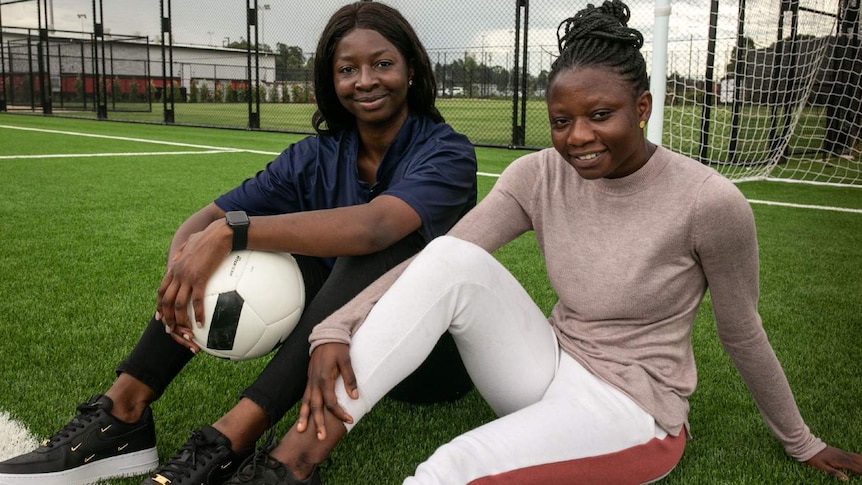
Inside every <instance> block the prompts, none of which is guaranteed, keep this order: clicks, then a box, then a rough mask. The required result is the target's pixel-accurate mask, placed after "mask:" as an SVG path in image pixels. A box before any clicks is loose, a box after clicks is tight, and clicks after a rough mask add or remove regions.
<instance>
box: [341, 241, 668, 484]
mask: <svg viewBox="0 0 862 485" xmlns="http://www.w3.org/2000/svg"><path fill="white" fill-rule="evenodd" d="M446 331H449V332H451V333H452V335H453V337H454V339H455V342H456V344H457V346H458V350H459V352H460V353H461V356H462V358H463V360H464V364H465V365H466V367H467V370H468V372H469V373H470V376H471V378H472V379H473V382H474V383H475V385H476V388H477V389H478V391H479V392H480V393H481V394H482V396H483V397H484V398H485V400H486V401H487V402H488V403H489V405H490V406H491V408H492V409H493V410H494V411H495V412H496V413H497V415H498V416H501V417H500V418H498V419H496V420H494V421H492V422H490V423H488V424H485V425H484V426H481V427H479V428H477V429H474V430H472V431H470V432H468V433H465V434H464V435H461V436H459V437H457V438H455V439H454V440H452V441H451V442H449V443H448V444H445V445H443V446H441V447H440V448H439V449H438V450H437V451H436V452H435V453H434V454H433V455H432V456H431V457H430V458H429V459H428V460H427V461H426V462H425V463H423V464H421V465H420V466H419V467H418V469H417V470H416V475H415V476H414V477H410V478H408V479H407V480H406V481H405V482H404V483H410V484H420V483H421V484H446V485H452V484H462V483H468V482H471V481H474V480H476V481H477V483H478V482H480V481H481V480H477V479H483V480H485V482H483V483H525V477H529V476H534V475H536V473H534V472H535V471H536V470H543V471H544V472H545V475H543V477H544V478H542V479H541V481H543V482H545V483H548V482H547V480H548V477H553V478H555V479H558V480H559V482H560V483H576V481H573V480H574V478H575V476H576V475H578V474H579V473H580V472H579V471H577V469H578V468H583V466H575V465H577V464H578V463H582V464H583V463H587V465H589V463H588V462H578V460H579V459H583V458H586V457H596V456H601V455H608V454H611V453H618V452H620V451H623V450H626V449H631V448H632V447H637V446H638V445H644V444H645V443H647V442H650V441H651V440H654V439H658V440H661V439H663V438H665V437H666V435H667V434H666V433H665V432H664V431H663V430H661V428H659V427H658V426H656V424H655V421H654V420H653V418H652V416H650V415H649V414H647V413H646V412H645V411H644V410H643V409H642V408H640V407H639V406H638V405H637V404H635V403H634V402H633V401H632V400H631V399H630V398H628V397H627V396H626V395H624V394H623V393H622V392H620V391H619V390H617V389H615V388H613V387H612V386H610V385H608V384H607V383H605V382H604V381H602V380H600V379H598V378H596V377H595V376H594V375H592V374H591V373H590V372H588V371H587V370H586V369H584V367H583V366H581V365H580V364H579V363H578V362H577V361H575V360H574V359H573V358H571V357H570V356H568V355H567V354H565V353H561V351H560V348H559V345H558V343H557V339H556V336H555V333H554V331H553V329H552V328H551V326H550V324H549V323H548V320H547V318H546V317H545V316H544V315H543V314H542V311H541V310H540V309H539V308H538V307H537V306H536V304H535V303H534V302H533V301H532V300H531V299H530V297H529V295H528V294H527V293H526V291H524V289H523V288H522V287H521V285H520V284H519V283H518V282H517V281H516V280H515V278H514V277H513V276H512V275H511V274H510V273H509V272H508V271H507V270H506V269H505V268H504V267H503V266H502V265H501V264H499V263H498V262H497V260H496V259H495V258H494V257H493V256H492V255H490V254H488V253H487V252H486V251H484V250H483V249H481V248H479V247H478V246H475V245H473V244H470V243H467V242H464V241H461V240H459V239H456V238H452V237H446V236H444V237H440V238H437V239H435V240H434V241H432V242H431V243H430V244H429V245H428V247H427V248H426V249H425V250H423V251H422V253H420V255H419V256H418V257H417V258H416V260H415V261H414V262H413V263H412V264H411V265H410V266H409V267H408V268H407V270H406V271H405V272H404V274H403V275H402V276H401V278H399V280H398V281H397V282H396V283H395V284H394V285H393V286H392V288H391V289H390V290H389V291H388V292H387V293H386V294H385V295H384V296H383V298H382V299H381V300H380V301H379V302H378V303H377V305H375V307H374V309H373V310H372V311H371V313H370V314H369V316H368V318H367V319H366V321H365V323H364V324H363V325H362V327H360V329H359V330H358V331H357V332H356V334H355V335H354V337H353V341H352V343H351V350H350V356H351V361H352V363H353V368H354V371H355V373H356V377H357V384H358V390H359V396H360V397H359V399H358V400H353V399H350V398H349V397H348V396H347V395H346V394H345V393H344V391H343V384H342V383H341V382H339V383H337V384H336V390H337V392H338V400H339V403H340V404H341V405H342V406H343V407H344V408H345V409H346V410H347V412H348V413H350V414H351V415H352V416H353V417H354V419H355V420H356V421H358V420H359V419H361V417H362V416H363V415H364V414H365V413H367V412H368V411H369V410H370V409H371V408H372V407H373V406H374V404H375V403H376V402H377V401H378V400H380V399H381V398H382V397H383V396H384V395H385V394H386V393H387V392H388V391H389V390H390V389H391V388H392V387H394V386H395V385H396V384H398V382H400V381H401V380H402V379H404V378H405V377H406V376H408V375H409V374H410V373H411V372H412V371H413V370H414V369H416V368H417V367H418V366H419V365H420V364H421V363H422V361H423V360H424V359H425V356H427V355H428V354H429V353H430V352H431V349H432V348H433V347H434V344H435V343H436V342H437V340H438V339H439V337H440V336H441V335H442V334H443V333H444V332H446ZM680 453H681V450H680ZM676 460H678V457H677V458H676V459H674V460H672V461H673V465H675V463H676ZM592 465H595V463H594V462H592ZM537 467H538V468H537ZM672 467H673V466H672V465H671V466H670V468H672ZM670 468H667V469H663V470H662V471H661V473H660V474H659V475H657V476H651V475H650V476H647V477H645V478H644V477H636V478H635V479H633V481H630V482H628V483H644V482H648V481H651V480H654V479H657V478H660V477H661V476H663V475H664V474H666V473H667V472H669V471H670ZM524 469H529V470H530V471H529V472H528V473H526V474H523V473H522V474H521V475H518V474H517V471H518V470H524ZM635 474H637V473H635ZM483 477H484V478H483ZM507 477H509V478H507ZM589 480H590V482H591V483H592V482H594V481H595V480H596V479H595V478H591V479H589ZM619 480H620V478H619V477H616V478H613V480H612V481H613V482H615V483H620V482H619ZM537 483H538V482H537Z"/></svg>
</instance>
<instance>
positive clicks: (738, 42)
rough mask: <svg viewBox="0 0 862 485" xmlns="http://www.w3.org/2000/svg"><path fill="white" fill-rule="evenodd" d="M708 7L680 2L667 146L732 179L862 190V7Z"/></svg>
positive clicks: (670, 57) (807, 3) (853, 2)
mask: <svg viewBox="0 0 862 485" xmlns="http://www.w3.org/2000/svg"><path fill="white" fill-rule="evenodd" d="M709 3H710V2H703V1H698V0H684V1H680V2H673V14H672V15H671V17H670V24H671V27H670V34H669V40H668V51H667V72H668V79H667V91H666V100H665V110H664V122H663V125H662V126H663V140H662V142H663V144H665V145H666V146H667V147H668V148H670V149H672V150H675V151H678V152H681V153H684V154H686V155H689V156H691V157H692V158H694V159H696V160H700V161H701V162H703V163H707V164H710V165H712V166H714V167H715V168H717V169H718V170H719V171H721V172H722V173H724V174H725V175H727V176H728V177H729V178H731V179H736V180H744V179H781V180H788V181H803V182H809V183H824V184H838V185H850V186H862V129H860V128H861V127H862V49H860V32H859V1H858V0H779V1H776V0H737V1H735V2H724V1H722V2H721V3H720V4H719V1H718V0H712V1H711V5H707V6H706V7H707V8H708V10H704V8H705V7H704V5H705V4H709ZM707 18H708V19H709V32H707V31H706V28H705V26H706V23H707V22H706V21H705V20H706V19H707ZM675 25H677V26H678V25H698V26H704V28H703V29H702V30H703V34H702V35H701V36H700V37H698V35H696V32H695V31H692V33H691V34H689V35H688V36H687V38H685V37H681V36H680V34H679V30H675V27H674V26H675Z"/></svg>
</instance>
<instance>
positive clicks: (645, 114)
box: [548, 67, 652, 180]
mask: <svg viewBox="0 0 862 485" xmlns="http://www.w3.org/2000/svg"><path fill="white" fill-rule="evenodd" d="M651 109H652V96H651V95H650V93H649V91H644V92H642V93H640V94H639V95H635V94H633V93H632V86H631V84H629V83H627V82H625V81H623V80H622V79H620V77H619V75H617V74H616V73H614V72H613V71H610V70H607V69H602V68H596V67H574V68H568V69H565V70H563V71H560V72H559V73H558V74H557V75H556V77H555V78H554V80H553V82H552V83H551V85H550V86H549V88H548V117H549V119H550V122H551V141H552V142H553V144H554V148H555V149H556V150H557V151H558V152H559V153H560V155H562V156H563V158H564V159H565V160H566V161H567V162H568V163H569V165H571V166H572V167H574V169H575V170H577V171H578V174H579V175H580V176H581V177H583V178H585V179H590V180H592V179H598V178H618V177H625V176H626V175H630V174H632V173H634V172H635V171H637V170H638V169H639V168H641V167H642V166H643V165H644V164H645V163H646V161H647V159H648V158H649V154H650V150H649V149H648V148H647V142H646V139H645V137H644V132H643V129H641V128H640V126H638V124H639V123H640V122H641V121H646V120H648V119H649V115H650V111H651Z"/></svg>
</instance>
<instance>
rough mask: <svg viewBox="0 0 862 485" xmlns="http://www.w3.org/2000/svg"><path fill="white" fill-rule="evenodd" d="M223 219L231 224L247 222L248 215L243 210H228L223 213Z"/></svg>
mask: <svg viewBox="0 0 862 485" xmlns="http://www.w3.org/2000/svg"><path fill="white" fill-rule="evenodd" d="M224 217H225V220H226V221H227V223H228V224H229V225H231V226H233V225H242V224H248V216H247V215H246V213H245V212H243V211H228V212H226V213H225V215H224Z"/></svg>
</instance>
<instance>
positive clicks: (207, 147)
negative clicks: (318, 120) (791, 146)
mask: <svg viewBox="0 0 862 485" xmlns="http://www.w3.org/2000/svg"><path fill="white" fill-rule="evenodd" d="M0 128H6V129H10V130H25V131H37V132H43V133H56V134H61V135H71V136H83V137H90V138H106V139H110V140H123V141H135V142H140V143H153V144H157V145H170V146H181V147H188V148H201V149H205V150H210V151H209V152H174V153H167V152H164V153H158V152H156V153H128V154H89V155H87V154H80V155H45V157H49V156H50V157H63V156H66V157H69V156H78V157H85V156H116V155H160V154H164V155H172V154H173V155H185V154H197V153H221V152H244V153H256V154H261V155H278V153H274V152H264V151H260V150H247V149H244V148H231V147H216V146H210V145H195V144H191V143H179V142H169V141H159V140H148V139H146V138H130V137H124V136H112V135H96V134H92V133H80V132H75V131H62V130H46V129H42V128H24V127H20V126H10V125H0ZM5 158H11V157H2V156H0V159H5ZM15 158H38V156H30V155H27V156H23V157H21V156H19V157H15ZM476 175H478V176H480V177H493V178H499V177H500V174H495V173H488V172H478V173H477V174H476ZM748 202H749V203H751V204H762V205H774V206H780V207H792V208H796V209H813V210H823V211H832V212H850V213H854V214H862V209H851V208H848V207H832V206H821V205H809V204H794V203H792V202H773V201H768V200H757V199H749V200H748Z"/></svg>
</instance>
